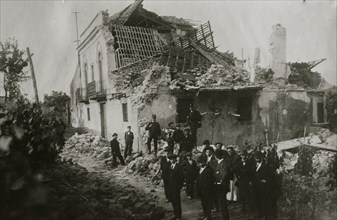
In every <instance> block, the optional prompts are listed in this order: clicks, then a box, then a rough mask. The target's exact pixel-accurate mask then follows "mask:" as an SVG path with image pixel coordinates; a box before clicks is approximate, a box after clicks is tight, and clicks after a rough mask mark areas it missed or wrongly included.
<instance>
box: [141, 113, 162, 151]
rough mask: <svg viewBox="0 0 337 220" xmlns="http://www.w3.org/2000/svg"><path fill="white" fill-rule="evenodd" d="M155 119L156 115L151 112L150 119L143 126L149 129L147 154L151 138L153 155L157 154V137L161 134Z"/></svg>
mask: <svg viewBox="0 0 337 220" xmlns="http://www.w3.org/2000/svg"><path fill="white" fill-rule="evenodd" d="M156 119H157V116H156V115H155V114H153V115H152V121H151V122H149V123H148V124H147V125H146V127H145V130H147V131H149V137H148V139H147V148H148V150H149V154H151V142H152V140H153V145H154V153H155V155H157V149H158V138H159V136H160V135H161V129H160V125H159V123H158V122H156Z"/></svg>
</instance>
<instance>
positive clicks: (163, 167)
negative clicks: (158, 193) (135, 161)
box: [155, 147, 172, 202]
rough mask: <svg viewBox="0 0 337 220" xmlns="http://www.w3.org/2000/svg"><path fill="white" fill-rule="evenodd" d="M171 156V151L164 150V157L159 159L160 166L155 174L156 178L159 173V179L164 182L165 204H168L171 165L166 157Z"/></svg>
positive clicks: (168, 149)
mask: <svg viewBox="0 0 337 220" xmlns="http://www.w3.org/2000/svg"><path fill="white" fill-rule="evenodd" d="M170 154H172V152H171V149H170V148H169V147H166V148H164V155H163V156H161V157H160V166H159V169H158V171H157V173H156V174H155V176H157V175H158V174H159V172H161V178H162V179H163V182H164V193H165V197H166V202H170V189H169V188H170V184H169V179H170V169H171V163H170V160H169V159H168V156H169V155H170Z"/></svg>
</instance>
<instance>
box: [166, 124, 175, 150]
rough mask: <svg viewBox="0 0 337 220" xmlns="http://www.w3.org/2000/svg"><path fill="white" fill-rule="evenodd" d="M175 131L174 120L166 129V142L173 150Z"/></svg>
mask: <svg viewBox="0 0 337 220" xmlns="http://www.w3.org/2000/svg"><path fill="white" fill-rule="evenodd" d="M173 131H174V127H173V122H170V123H169V124H168V128H167V129H166V142H167V145H168V147H169V148H170V149H171V150H172V151H173V148H174V141H173V138H172V135H173Z"/></svg>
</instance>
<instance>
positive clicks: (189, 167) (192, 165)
mask: <svg viewBox="0 0 337 220" xmlns="http://www.w3.org/2000/svg"><path fill="white" fill-rule="evenodd" d="M185 156H186V160H184V161H183V162H182V163H181V166H182V167H183V170H184V174H185V182H186V194H187V196H188V198H189V199H192V198H194V186H195V182H196V180H197V178H198V165H197V162H195V160H193V159H192V153H191V152H187V153H186V155H185Z"/></svg>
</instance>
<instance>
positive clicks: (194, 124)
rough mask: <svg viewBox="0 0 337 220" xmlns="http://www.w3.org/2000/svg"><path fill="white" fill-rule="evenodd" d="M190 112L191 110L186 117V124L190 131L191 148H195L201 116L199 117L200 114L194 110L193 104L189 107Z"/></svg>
mask: <svg viewBox="0 0 337 220" xmlns="http://www.w3.org/2000/svg"><path fill="white" fill-rule="evenodd" d="M190 110H191V112H190V114H189V115H188V116H187V122H186V124H187V125H188V126H189V127H190V129H191V134H192V140H193V141H192V143H193V147H196V146H197V133H198V128H200V127H201V119H202V116H201V114H200V112H199V111H198V110H196V108H195V106H194V105H193V104H191V105H190Z"/></svg>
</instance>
